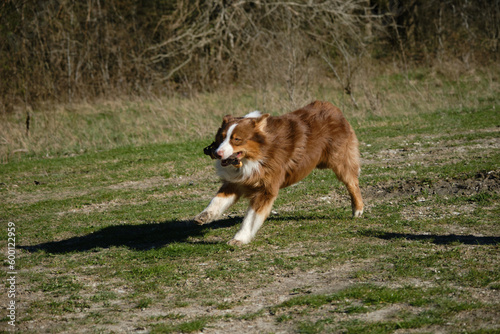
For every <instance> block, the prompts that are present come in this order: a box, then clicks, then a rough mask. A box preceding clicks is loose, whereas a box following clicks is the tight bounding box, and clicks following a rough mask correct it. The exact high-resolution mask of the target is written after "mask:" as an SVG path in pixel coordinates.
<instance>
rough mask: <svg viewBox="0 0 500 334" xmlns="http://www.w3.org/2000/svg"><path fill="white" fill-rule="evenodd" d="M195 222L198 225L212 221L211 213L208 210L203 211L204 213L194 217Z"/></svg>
mask: <svg viewBox="0 0 500 334" xmlns="http://www.w3.org/2000/svg"><path fill="white" fill-rule="evenodd" d="M194 222H195V223H196V224H198V225H203V224H207V223H209V222H210V214H209V213H208V212H206V211H203V212H202V213H200V214H199V215H197V216H196V217H194Z"/></svg>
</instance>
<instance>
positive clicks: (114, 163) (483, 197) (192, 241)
mask: <svg viewBox="0 0 500 334" xmlns="http://www.w3.org/2000/svg"><path fill="white" fill-rule="evenodd" d="M498 72H499V71H498V69H493V70H491V71H488V70H486V71H482V72H473V73H471V72H468V73H465V74H464V73H459V74H456V76H454V77H451V78H450V76H449V75H446V76H444V75H441V74H440V73H436V72H432V71H423V70H420V71H418V70H416V71H413V72H410V73H408V75H399V74H393V73H377V74H376V75H374V78H375V79H374V80H372V81H371V83H370V84H366V85H365V86H364V87H363V90H360V91H358V92H357V94H358V95H357V96H356V98H357V103H358V108H356V107H354V106H353V105H352V103H351V100H350V99H349V97H342V96H341V95H338V94H336V93H335V89H332V87H331V86H329V85H328V83H325V84H322V85H318V86H315V87H314V90H311V89H309V90H303V91H301V90H300V89H297V90H296V94H298V95H297V96H296V99H295V100H294V102H293V103H292V102H286V103H285V102H284V101H283V99H282V98H281V97H280V96H283V95H286V94H282V92H281V91H280V89H279V88H273V87H271V88H270V89H269V91H268V90H264V89H263V90H262V91H253V90H245V89H243V88H242V89H241V90H235V91H233V92H229V93H228V94H226V95H220V94H219V95H217V94H216V93H206V94H204V95H199V96H195V97H192V98H180V97H176V98H172V99H167V98H165V99H164V100H151V101H143V102H141V101H131V102H102V103H100V104H99V103H98V104H95V105H82V106H73V107H70V106H66V107H59V108H55V109H54V110H53V111H52V112H51V113H42V112H39V111H32V115H31V118H32V120H33V125H32V127H31V129H30V133H28V134H26V133H24V128H23V126H24V118H25V115H24V114H23V113H18V114H14V115H11V116H9V117H6V118H5V119H4V120H3V124H2V125H0V128H1V129H2V140H3V144H2V146H1V149H2V151H1V152H0V153H1V159H2V161H3V164H1V165H0V171H1V173H0V213H1V215H0V222H1V226H2V230H1V231H0V235H1V236H2V238H1V243H0V246H1V251H2V254H7V249H8V247H7V225H8V222H13V223H14V224H15V227H16V248H17V257H16V264H15V266H16V269H17V272H18V275H17V281H16V301H17V307H18V309H17V313H16V329H17V330H18V331H19V332H22V333H76V332H78V333H200V332H203V333H499V332H500V320H499V319H500V248H499V247H500V225H499V218H498V217H500V205H499V199H500V150H499V148H500V112H499V110H500V83H499V74H498ZM264 91H265V92H264ZM315 98H317V99H323V100H330V101H331V102H333V103H335V104H337V105H339V106H340V107H341V108H342V109H343V110H344V112H345V114H346V117H347V118H348V120H349V121H350V123H351V124H352V126H353V128H354V129H355V131H356V133H357V135H358V138H359V140H360V150H361V155H362V163H363V167H362V174H361V178H360V182H361V190H362V194H363V196H364V200H365V204H366V210H365V214H364V216H363V218H361V219H355V220H353V219H352V218H351V217H350V216H351V213H350V202H349V198H348V195H347V192H346V190H345V188H344V187H343V185H341V184H340V183H339V182H338V181H337V180H336V178H335V176H334V174H333V173H332V172H329V171H324V170H321V171H320V170H317V171H314V172H313V173H312V174H311V175H310V176H309V177H308V178H306V179H305V180H304V181H302V182H300V183H299V184H297V185H295V186H292V187H290V188H287V189H283V190H282V191H281V193H280V196H279V197H278V200H277V201H276V203H275V205H274V209H273V212H272V215H271V216H270V218H269V219H268V220H267V221H266V222H265V223H264V226H263V227H262V228H261V230H260V231H259V233H258V234H257V237H256V239H255V240H254V241H253V242H252V243H251V244H249V245H245V246H242V247H232V246H228V245H227V244H226V242H227V241H228V240H229V239H231V237H232V236H233V235H234V233H235V232H236V231H237V229H238V228H239V224H240V222H241V218H242V216H243V214H244V212H245V208H246V203H244V202H240V203H238V204H237V205H236V206H235V207H233V208H231V209H230V211H229V212H227V214H226V215H225V216H224V217H223V218H222V219H221V220H219V221H216V222H214V223H212V224H210V225H204V226H197V225H195V224H194V223H192V221H191V219H192V218H193V217H194V216H195V215H196V214H198V213H199V212H200V211H201V210H202V209H203V208H204V207H205V206H206V205H207V204H208V202H209V201H210V199H211V197H212V196H213V194H214V193H215V191H216V190H217V189H218V185H219V181H218V179H217V178H216V176H215V175H214V173H213V167H212V163H211V161H210V159H209V158H208V157H206V156H204V155H203V147H204V146H206V145H208V144H210V142H211V139H212V138H211V136H212V134H213V133H214V131H215V130H216V128H217V126H218V124H219V122H220V119H221V116H222V115H225V114H227V113H237V114H244V113H246V112H248V111H251V110H254V109H261V110H262V111H265V112H270V113H272V114H275V115H276V114H281V113H284V112H286V111H289V110H291V109H292V107H293V105H294V104H297V105H301V104H305V103H307V102H310V101H311V100H313V99H315ZM3 267H4V268H7V267H8V264H7V262H6V261H4V262H3ZM6 271H7V270H6ZM5 286H7V282H5ZM1 294H2V298H1V300H2V305H1V307H2V315H1V318H2V319H1V320H2V321H1V322H0V324H1V325H0V326H1V327H2V329H4V330H5V331H8V330H9V329H10V328H11V326H9V325H8V321H9V320H10V319H9V318H7V317H4V314H5V313H4V312H5V307H6V305H7V302H4V301H6V300H7V298H6V293H5V291H4V290H3V291H2V292H1Z"/></svg>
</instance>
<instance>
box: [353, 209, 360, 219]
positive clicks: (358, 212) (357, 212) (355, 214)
mask: <svg viewBox="0 0 500 334" xmlns="http://www.w3.org/2000/svg"><path fill="white" fill-rule="evenodd" d="M361 215H363V210H362V209H361V210H355V211H354V212H353V213H352V217H353V218H359V217H361Z"/></svg>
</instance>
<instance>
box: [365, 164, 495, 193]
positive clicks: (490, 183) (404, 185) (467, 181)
mask: <svg viewBox="0 0 500 334" xmlns="http://www.w3.org/2000/svg"><path fill="white" fill-rule="evenodd" d="M499 191H500V170H494V171H482V172H478V173H476V174H475V175H474V176H472V177H469V178H460V177H457V178H445V179H424V180H422V179H410V180H396V181H389V182H385V183H380V184H377V185H367V186H364V187H363V189H362V193H363V196H364V197H365V198H367V199H369V200H371V201H386V200H388V199H392V198H400V197H407V196H416V197H417V198H418V197H419V196H428V195H440V196H444V197H446V196H471V195H475V194H479V193H481V192H496V193H498V192H499ZM421 198H422V199H423V198H424V197H421Z"/></svg>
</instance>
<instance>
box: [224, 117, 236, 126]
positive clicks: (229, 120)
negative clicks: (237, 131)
mask: <svg viewBox="0 0 500 334" xmlns="http://www.w3.org/2000/svg"><path fill="white" fill-rule="evenodd" d="M233 119H234V117H233V115H226V116H224V118H223V119H222V125H224V124H227V123H229V122H231V121H232V120H233Z"/></svg>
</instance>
